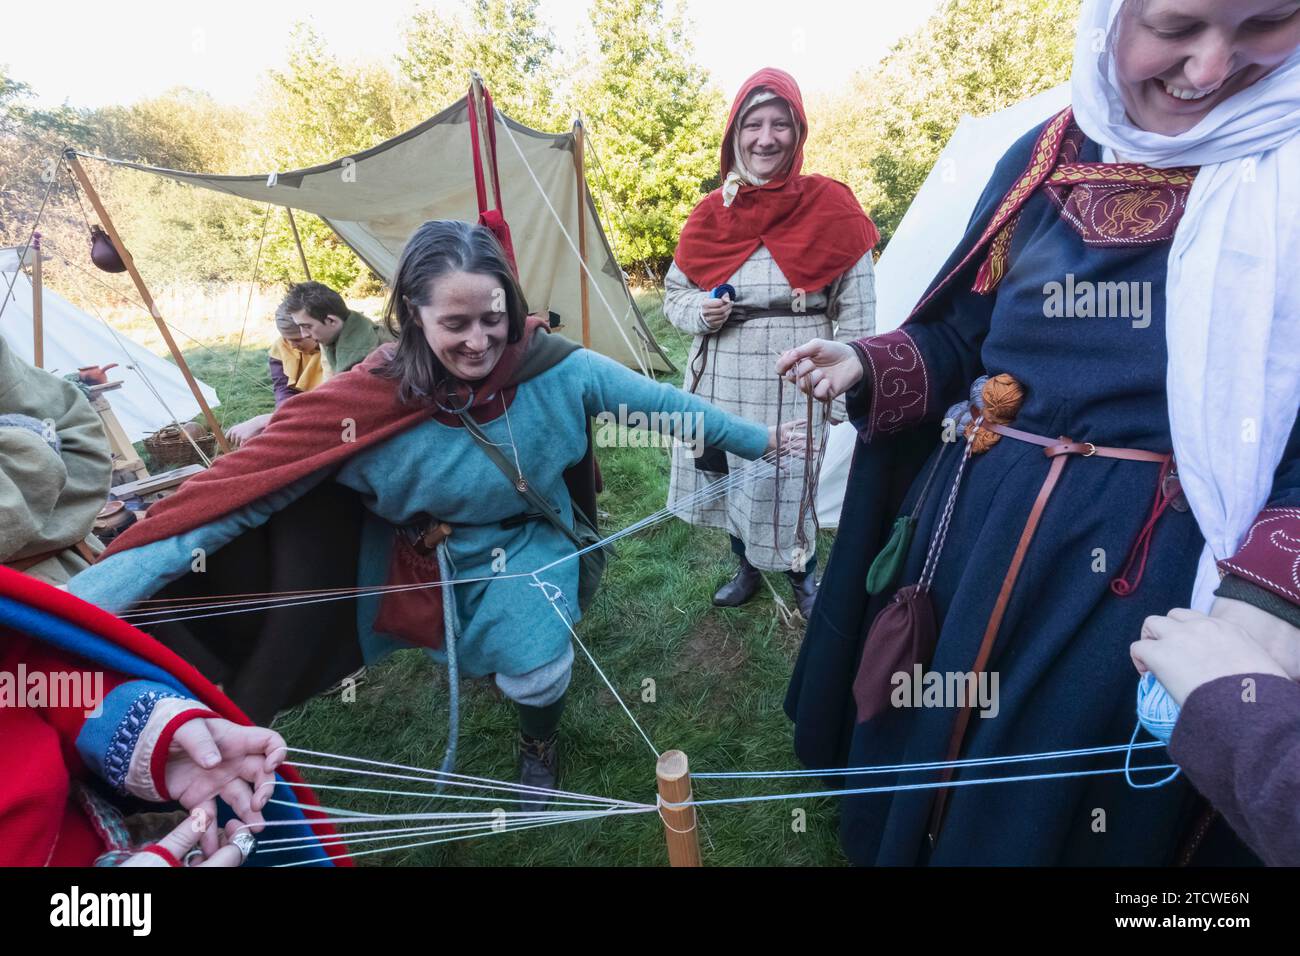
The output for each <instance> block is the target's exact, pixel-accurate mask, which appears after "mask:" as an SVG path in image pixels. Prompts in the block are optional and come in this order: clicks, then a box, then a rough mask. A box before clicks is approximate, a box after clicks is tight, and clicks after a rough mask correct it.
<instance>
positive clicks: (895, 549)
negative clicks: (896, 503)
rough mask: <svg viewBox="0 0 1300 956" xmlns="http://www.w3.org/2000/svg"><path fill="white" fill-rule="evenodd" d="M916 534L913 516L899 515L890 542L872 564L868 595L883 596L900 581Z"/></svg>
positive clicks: (868, 575)
mask: <svg viewBox="0 0 1300 956" xmlns="http://www.w3.org/2000/svg"><path fill="white" fill-rule="evenodd" d="M915 534H916V519H915V518H913V517H912V516H911V515H899V516H898V520H897V521H895V522H894V530H893V531H891V532H890V534H889V540H888V541H887V542H885V546H884V547H883V548H881V550H880V553H879V554H878V555H876V560H874V561H872V562H871V570H869V571H868V572H867V593H868V594H882V593H884V592H885V591H886V590H888V589H889V588H890V587H892V586H893V584H894V582H895V581H896V580H898V575H899V573H900V572H901V571H902V570H903V562H904V561H906V560H907V552H908V551H909V550H910V549H911V547H912V537H913V535H915Z"/></svg>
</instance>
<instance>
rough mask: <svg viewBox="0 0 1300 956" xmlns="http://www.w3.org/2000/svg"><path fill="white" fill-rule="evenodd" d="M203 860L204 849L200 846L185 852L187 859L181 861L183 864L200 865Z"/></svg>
mask: <svg viewBox="0 0 1300 956" xmlns="http://www.w3.org/2000/svg"><path fill="white" fill-rule="evenodd" d="M202 862H203V851H202V850H200V849H199V848H198V847H195V848H194V849H192V850H190V852H189V853H186V854H185V859H184V860H182V861H181V865H182V866H198V865H199V864H200V863H202Z"/></svg>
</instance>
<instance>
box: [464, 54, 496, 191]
mask: <svg viewBox="0 0 1300 956" xmlns="http://www.w3.org/2000/svg"><path fill="white" fill-rule="evenodd" d="M470 92H471V93H473V96H472V97H471V99H472V100H473V102H472V103H471V104H470V108H471V109H473V110H474V112H475V114H476V115H477V116H478V126H479V141H478V142H477V143H475V144H474V148H475V149H476V150H477V151H478V153H479V155H480V156H484V157H486V161H485V162H484V163H483V167H484V169H485V171H486V173H487V174H486V175H485V176H484V177H483V178H484V179H485V180H487V182H486V183H485V185H486V186H487V191H488V192H489V193H491V195H492V199H491V201H490V203H489V207H490V208H496V209H501V208H502V206H501V194H500V193H498V192H497V188H496V184H497V158H496V154H495V153H494V152H493V150H492V145H491V144H492V140H491V138H490V136H489V133H488V125H487V124H488V123H495V122H496V117H495V116H488V115H487V101H486V100H485V99H484V98H483V77H481V76H479V74H478V71H477V70H471V71H470Z"/></svg>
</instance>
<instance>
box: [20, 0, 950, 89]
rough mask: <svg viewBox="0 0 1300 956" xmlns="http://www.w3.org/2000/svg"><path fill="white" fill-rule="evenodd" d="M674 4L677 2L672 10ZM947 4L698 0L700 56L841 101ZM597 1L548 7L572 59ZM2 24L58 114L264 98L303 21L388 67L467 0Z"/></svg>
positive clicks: (738, 75)
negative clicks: (781, 72)
mask: <svg viewBox="0 0 1300 956" xmlns="http://www.w3.org/2000/svg"><path fill="white" fill-rule="evenodd" d="M673 2H674V0H666V4H665V5H666V6H668V7H670V8H671V6H672V4H673ZM939 3H940V0H858V2H856V3H853V4H852V5H850V4H849V3H847V2H846V0H799V2H797V3H794V4H791V3H790V2H789V0H744V2H743V3H737V2H735V0H730V2H728V0H687V11H688V14H689V16H690V18H691V20H692V21H693V22H694V25H695V30H694V31H693V33H694V41H695V49H696V56H697V58H698V60H699V61H700V62H701V63H702V64H703V65H704V66H705V67H706V68H707V69H708V70H709V71H710V73H711V74H712V75H713V78H714V81H715V82H716V83H717V84H718V85H719V86H721V88H722V89H723V91H724V93H726V94H727V95H728V96H730V95H731V94H732V93H734V92H735V90H736V89H737V88H738V87H739V85H740V83H741V81H743V80H744V79H745V77H747V76H749V74H751V73H753V72H754V70H756V69H758V68H759V67H760V66H778V67H782V68H784V69H787V70H789V71H790V72H791V73H793V74H794V76H795V77H796V79H798V80H799V83H800V86H801V87H802V88H803V91H804V94H805V95H815V94H818V93H829V92H835V91H836V90H839V89H841V88H842V87H843V86H844V84H845V82H846V81H847V80H848V78H849V77H850V76H851V75H852V74H853V73H854V72H855V71H857V70H859V69H861V68H864V67H870V66H871V65H872V64H874V63H875V62H877V61H878V60H879V59H880V58H881V57H882V56H883V55H884V54H885V53H886V52H887V51H888V49H889V47H890V46H892V45H893V44H894V42H895V41H897V40H898V39H899V38H900V37H902V36H904V35H906V34H907V33H909V32H911V31H912V30H914V29H916V28H917V27H918V26H920V25H921V24H922V23H923V22H924V21H925V20H926V18H927V17H929V16H930V14H931V13H933V11H934V9H935V8H936V7H937V6H938V5H939ZM588 5H589V0H542V4H541V11H542V16H543V18H544V19H545V20H546V21H547V23H548V24H549V25H550V27H551V29H552V30H553V31H554V34H555V38H556V40H557V41H558V42H559V43H560V44H561V45H562V46H563V47H565V48H566V49H569V50H572V49H574V48H575V47H576V46H577V43H578V41H579V40H580V39H581V38H582V37H583V36H586V35H588V34H589V32H590V25H589V24H588V22H587V8H588ZM6 6H7V7H8V9H6V10H5V13H4V15H3V17H0V64H3V65H5V66H6V67H7V68H8V73H9V75H10V76H11V77H13V78H14V79H17V80H20V81H22V82H24V83H26V84H27V85H28V86H30V87H32V88H33V89H34V90H35V93H36V99H37V102H38V103H39V104H41V105H45V106H51V105H56V104H59V103H68V104H70V105H72V106H81V107H98V106H107V105H112V104H127V103H132V102H134V101H136V100H139V99H141V98H143V97H148V96H152V95H156V94H158V93H161V92H163V91H164V90H166V89H169V88H170V87H173V86H181V85H183V86H189V87H192V88H195V89H199V90H204V91H206V92H207V93H210V94H211V95H212V96H213V97H214V98H215V99H217V100H218V101H220V102H223V103H228V104H231V105H242V104H245V103H247V102H248V101H249V100H251V99H252V97H253V95H254V94H255V92H256V90H257V85H258V82H259V79H260V77H261V76H262V75H263V74H264V73H265V72H266V71H267V70H268V69H271V68H274V67H278V66H281V65H282V59H283V56H284V53H285V49H286V47H287V44H288V39H289V31H290V28H291V27H292V25H293V24H294V23H295V22H297V21H300V20H306V21H308V22H310V23H312V24H313V25H314V26H315V27H316V29H317V31H318V32H319V33H320V35H321V36H322V37H324V39H325V41H326V42H327V43H328V45H329V48H330V49H331V50H332V51H333V52H334V53H335V54H336V55H338V56H340V57H342V58H344V59H361V60H365V59H384V58H390V57H392V56H393V55H394V54H395V53H396V52H397V51H398V50H399V49H400V48H401V45H402V38H401V25H402V23H403V22H404V21H405V20H407V19H408V18H409V16H410V13H411V11H412V10H413V9H415V8H416V7H417V6H426V7H427V6H433V7H436V8H439V9H446V10H451V9H454V8H457V7H458V6H460V4H459V3H458V2H457V0H425V2H423V3H416V2H414V0H317V2H314V3H283V2H277V0H222V2H220V3H217V4H202V5H193V6H192V5H190V4H185V3H178V2H176V0H128V2H126V3H116V4H110V3H105V2H103V0H59V2H58V3H57V4H51V3H48V2H47V3H39V4H37V3H26V2H21V0H11V2H10V3H7V4H6Z"/></svg>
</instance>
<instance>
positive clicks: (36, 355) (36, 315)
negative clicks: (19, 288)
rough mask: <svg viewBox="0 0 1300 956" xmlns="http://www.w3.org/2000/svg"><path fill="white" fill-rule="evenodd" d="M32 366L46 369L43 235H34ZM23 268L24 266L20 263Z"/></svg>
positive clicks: (34, 233) (37, 233) (35, 233)
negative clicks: (42, 272) (42, 267)
mask: <svg viewBox="0 0 1300 956" xmlns="http://www.w3.org/2000/svg"><path fill="white" fill-rule="evenodd" d="M32 248H33V249H34V250H36V258H35V259H33V260H32V364H33V365H35V366H36V367H37V368H45V289H44V286H43V284H42V279H41V234H40V233H39V232H33V233H32ZM19 265H20V266H21V265H22V264H21V263H19Z"/></svg>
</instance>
